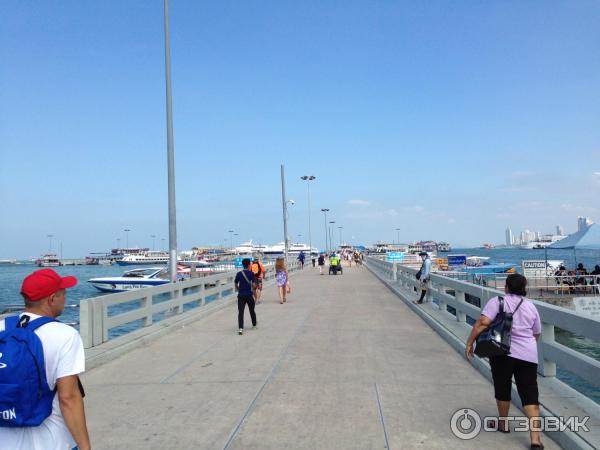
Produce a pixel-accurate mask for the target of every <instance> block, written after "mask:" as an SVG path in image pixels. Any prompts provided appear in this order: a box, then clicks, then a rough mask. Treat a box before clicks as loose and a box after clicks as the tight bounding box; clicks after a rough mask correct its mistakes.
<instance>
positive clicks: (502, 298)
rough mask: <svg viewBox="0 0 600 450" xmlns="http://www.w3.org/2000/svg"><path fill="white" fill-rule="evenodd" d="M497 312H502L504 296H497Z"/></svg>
mask: <svg viewBox="0 0 600 450" xmlns="http://www.w3.org/2000/svg"><path fill="white" fill-rule="evenodd" d="M498 314H504V297H502V296H500V297H498Z"/></svg>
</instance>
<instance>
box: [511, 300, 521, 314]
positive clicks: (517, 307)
mask: <svg viewBox="0 0 600 450" xmlns="http://www.w3.org/2000/svg"><path fill="white" fill-rule="evenodd" d="M521 303H523V297H521V301H520V302H519V304H518V305H517V307H516V308H515V310H514V311H513V312H512V313H513V314H514V313H516V312H517V309H519V307H520V306H521Z"/></svg>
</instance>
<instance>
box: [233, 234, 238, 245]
mask: <svg viewBox="0 0 600 450" xmlns="http://www.w3.org/2000/svg"><path fill="white" fill-rule="evenodd" d="M233 235H234V236H235V245H237V237H238V236H239V234H237V233H233Z"/></svg>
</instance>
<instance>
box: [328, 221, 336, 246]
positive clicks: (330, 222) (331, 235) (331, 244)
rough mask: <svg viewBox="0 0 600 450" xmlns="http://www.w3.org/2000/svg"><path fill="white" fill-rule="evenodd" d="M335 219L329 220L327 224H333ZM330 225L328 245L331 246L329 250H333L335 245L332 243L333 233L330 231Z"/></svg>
mask: <svg viewBox="0 0 600 450" xmlns="http://www.w3.org/2000/svg"><path fill="white" fill-rule="evenodd" d="M334 223H335V220H330V221H329V225H333V224H334ZM331 228H332V227H331V226H330V227H329V245H330V246H331V251H334V250H335V245H334V244H333V234H332V233H331Z"/></svg>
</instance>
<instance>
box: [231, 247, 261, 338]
mask: <svg viewBox="0 0 600 450" xmlns="http://www.w3.org/2000/svg"><path fill="white" fill-rule="evenodd" d="M242 267H243V270H240V271H239V272H238V273H237V274H236V276H235V281H234V283H235V290H236V291H237V293H238V326H239V331H238V334H240V335H241V334H244V309H245V308H246V303H248V309H249V310H250V318H251V319H252V327H253V328H256V313H255V312H254V295H253V293H252V283H253V281H254V274H253V273H252V271H251V270H249V268H250V259H248V258H244V259H243V260H242Z"/></svg>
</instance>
